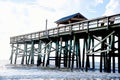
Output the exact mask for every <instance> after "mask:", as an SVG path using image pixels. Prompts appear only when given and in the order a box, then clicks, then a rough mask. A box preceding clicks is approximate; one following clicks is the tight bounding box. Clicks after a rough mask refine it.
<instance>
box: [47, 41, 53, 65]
mask: <svg viewBox="0 0 120 80" xmlns="http://www.w3.org/2000/svg"><path fill="white" fill-rule="evenodd" d="M51 47H52V42H51V43H50V44H49V45H48V52H47V53H48V54H47V55H48V56H47V63H46V67H47V66H48V65H49V64H50V62H49V61H50V60H49V57H50V52H51Z"/></svg>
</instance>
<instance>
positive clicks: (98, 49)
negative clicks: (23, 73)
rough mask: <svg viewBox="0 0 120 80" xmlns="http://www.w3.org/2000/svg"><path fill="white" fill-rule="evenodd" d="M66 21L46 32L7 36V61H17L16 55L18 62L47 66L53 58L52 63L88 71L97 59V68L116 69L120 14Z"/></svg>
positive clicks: (119, 56)
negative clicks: (8, 54) (8, 59)
mask: <svg viewBox="0 0 120 80" xmlns="http://www.w3.org/2000/svg"><path fill="white" fill-rule="evenodd" d="M73 18H74V17H73ZM73 18H72V19H73ZM62 19H63V21H62V20H58V24H62V23H61V22H63V23H64V20H66V19H64V18H62ZM72 19H71V17H70V20H72ZM85 19H86V18H85ZM67 23H68V24H67ZM67 23H66V25H64V26H61V27H56V28H52V29H48V30H47V32H48V34H46V30H45V31H39V32H34V33H30V34H25V35H19V36H14V37H11V38H10V44H11V56H10V63H11V64H13V63H14V64H17V60H18V58H19V60H21V64H27V65H31V64H37V66H43V67H49V65H51V64H53V63H51V62H52V61H53V62H54V64H53V65H54V67H58V68H70V69H71V70H72V69H74V68H77V69H81V70H85V71H88V70H91V69H92V70H95V69H96V64H95V63H96V59H97V61H99V70H100V72H114V73H115V72H116V70H117V71H118V72H119V73H120V14H116V15H111V16H105V17H100V18H96V19H91V20H83V21H78V22H74V21H73V22H72V23H69V19H68V20H67ZM53 54H54V56H52V55H53ZM116 63H117V65H116Z"/></svg>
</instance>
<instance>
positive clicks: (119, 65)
mask: <svg viewBox="0 0 120 80" xmlns="http://www.w3.org/2000/svg"><path fill="white" fill-rule="evenodd" d="M118 73H120V33H119V32H118Z"/></svg>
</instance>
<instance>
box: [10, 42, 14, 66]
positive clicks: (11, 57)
mask: <svg viewBox="0 0 120 80" xmlns="http://www.w3.org/2000/svg"><path fill="white" fill-rule="evenodd" d="M11 47H12V50H11V56H10V64H12V61H13V54H14V44H12V45H11Z"/></svg>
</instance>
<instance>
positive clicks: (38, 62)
mask: <svg viewBox="0 0 120 80" xmlns="http://www.w3.org/2000/svg"><path fill="white" fill-rule="evenodd" d="M41 48H42V42H41V40H39V43H38V59H37V66H40V65H41V63H42V60H41V57H42V55H41Z"/></svg>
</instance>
